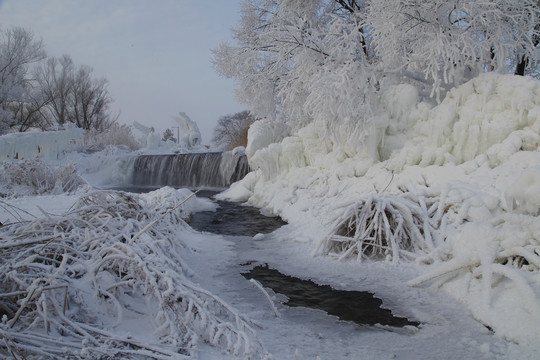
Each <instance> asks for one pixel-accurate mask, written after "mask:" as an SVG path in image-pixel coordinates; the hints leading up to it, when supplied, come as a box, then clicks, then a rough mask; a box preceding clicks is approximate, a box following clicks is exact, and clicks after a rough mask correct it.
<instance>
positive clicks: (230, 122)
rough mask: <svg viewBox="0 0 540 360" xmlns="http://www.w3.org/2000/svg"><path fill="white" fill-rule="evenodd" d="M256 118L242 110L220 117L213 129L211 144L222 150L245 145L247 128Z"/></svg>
mask: <svg viewBox="0 0 540 360" xmlns="http://www.w3.org/2000/svg"><path fill="white" fill-rule="evenodd" d="M255 120H256V118H255V117H254V116H253V115H252V114H250V112H249V111H247V110H244V111H241V112H238V113H235V114H232V115H231V114H230V115H225V116H221V117H220V118H219V120H218V123H217V125H216V127H215V129H214V136H213V137H212V143H214V144H215V145H216V146H217V147H219V148H221V149H223V150H232V149H234V148H235V147H238V146H246V145H247V132H248V129H249V126H250V125H251V124H253V123H254V122H255Z"/></svg>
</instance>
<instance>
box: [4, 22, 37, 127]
mask: <svg viewBox="0 0 540 360" xmlns="http://www.w3.org/2000/svg"><path fill="white" fill-rule="evenodd" d="M45 56H46V55H45V51H44V50H43V43H42V42H41V40H35V39H34V36H33V34H32V33H31V32H29V31H27V30H25V29H23V28H19V27H14V28H10V29H7V30H0V133H2V132H3V131H5V129H7V128H8V127H9V126H11V125H13V123H14V116H13V112H12V110H11V109H8V108H13V107H14V106H15V104H20V103H21V102H24V101H25V100H26V97H27V95H28V93H27V91H28V87H29V83H30V78H29V76H28V70H29V66H30V65H31V64H33V63H36V62H38V61H41V60H43V59H44V58H45Z"/></svg>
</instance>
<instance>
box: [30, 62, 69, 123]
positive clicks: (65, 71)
mask: <svg viewBox="0 0 540 360" xmlns="http://www.w3.org/2000/svg"><path fill="white" fill-rule="evenodd" d="M73 69H74V65H73V60H72V59H71V57H70V56H69V55H63V56H62V57H60V58H59V59H56V58H49V59H47V61H46V62H45V64H43V66H41V67H39V68H38V69H37V71H36V79H37V81H38V83H39V86H40V88H41V91H42V93H43V94H44V96H45V97H46V98H47V99H48V101H49V107H48V108H49V112H50V116H51V117H52V119H54V121H55V122H56V123H57V124H59V125H64V124H65V123H66V122H71V119H70V118H69V115H70V113H69V106H70V98H71V94H72V91H73V72H74V70H73Z"/></svg>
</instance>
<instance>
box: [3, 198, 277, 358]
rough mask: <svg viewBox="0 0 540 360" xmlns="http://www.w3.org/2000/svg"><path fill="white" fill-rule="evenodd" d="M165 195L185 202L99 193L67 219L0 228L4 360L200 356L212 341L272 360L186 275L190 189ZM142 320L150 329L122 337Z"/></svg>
mask: <svg viewBox="0 0 540 360" xmlns="http://www.w3.org/2000/svg"><path fill="white" fill-rule="evenodd" d="M166 192H167V194H169V195H170V196H169V198H170V199H171V200H172V199H173V198H174V201H171V202H175V203H176V202H177V201H180V202H179V203H176V204H175V205H174V206H173V207H170V206H171V202H168V201H163V198H164V197H163V196H164V195H165V194H164V191H160V192H157V193H154V194H146V195H138V194H130V193H123V192H115V191H91V192H88V193H86V194H85V195H83V196H82V197H80V198H79V200H78V201H77V202H76V203H75V204H74V205H73V207H72V208H71V209H70V210H69V211H68V212H67V213H65V214H62V215H53V214H47V216H44V217H42V218H38V219H36V220H34V221H31V222H24V223H16V224H12V225H6V226H3V227H0V258H2V262H0V291H1V293H2V297H0V317H2V318H3V321H2V323H0V338H2V339H4V340H5V341H2V342H0V357H2V358H3V355H4V356H7V355H8V354H17V355H19V356H17V358H47V359H66V358H69V359H79V358H85V359H102V358H104V356H103V354H107V355H108V356H110V357H111V358H121V359H160V360H165V359H193V358H197V355H198V354H199V352H200V349H199V348H198V344H200V343H206V344H210V345H212V346H215V347H216V348H218V349H221V350H222V351H224V352H229V353H233V354H235V355H236V356H238V358H242V359H254V358H256V359H266V358H267V357H266V352H265V351H264V348H263V346H262V344H261V343H260V342H259V340H258V338H257V336H256V334H255V331H254V329H253V327H252V325H253V324H252V323H251V322H249V320H248V319H247V318H246V317H245V316H243V315H241V314H240V313H238V312H237V311H236V310H234V309H233V308H231V307H230V306H229V305H227V304H226V303H224V302H223V301H222V300H220V299H219V298H218V297H216V296H215V295H213V294H212V293H210V292H209V291H206V290H205V289H202V288H200V287H199V286H198V285H196V284H194V283H193V282H191V281H190V279H189V278H188V276H187V275H188V274H192V272H191V270H190V269H189V268H188V266H187V265H186V264H185V262H184V260H183V254H184V253H185V252H186V251H189V250H188V249H186V244H185V243H184V241H183V240H182V238H181V237H180V236H178V234H179V229H181V228H186V227H187V225H186V224H185V222H184V221H183V218H184V217H185V216H187V215H188V211H187V210H186V209H183V208H182V207H181V206H182V205H183V203H184V202H185V201H186V200H188V199H189V196H188V192H186V191H185V190H184V191H178V192H175V190H173V189H171V188H169V189H167V190H166ZM189 194H190V193H189ZM159 204H161V205H162V206H161V207H160V206H159ZM147 206H148V207H147ZM168 215H170V216H168ZM173 234H176V236H177V237H176V238H174V237H173ZM134 317H136V318H137V319H140V324H141V326H145V325H146V324H147V325H148V327H149V328H148V330H149V331H148V332H145V333H137V332H135V333H134V334H130V333H129V332H127V333H126V332H124V331H122V329H125V326H126V323H127V324H132V323H131V321H130V319H133V318H134ZM143 323H145V325H142V324H143ZM14 357H15V356H14Z"/></svg>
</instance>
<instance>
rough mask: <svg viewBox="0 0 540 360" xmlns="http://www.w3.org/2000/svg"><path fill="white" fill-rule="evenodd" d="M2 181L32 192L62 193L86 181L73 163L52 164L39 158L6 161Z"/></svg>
mask: <svg viewBox="0 0 540 360" xmlns="http://www.w3.org/2000/svg"><path fill="white" fill-rule="evenodd" d="M2 170H3V171H2V173H1V175H0V181H1V182H3V183H4V184H5V185H7V186H9V187H13V186H19V187H24V188H26V189H27V191H28V192H29V193H30V194H35V195H43V194H60V193H65V192H72V191H75V190H76V189H77V188H78V187H79V186H80V185H83V184H85V183H86V182H85V181H84V180H83V179H82V178H81V177H80V176H79V175H78V174H77V169H76V168H75V166H74V165H73V164H67V165H62V166H57V167H55V166H52V165H48V164H46V163H44V162H42V161H41V160H39V159H35V160H21V161H14V162H9V161H4V163H3V164H2Z"/></svg>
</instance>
